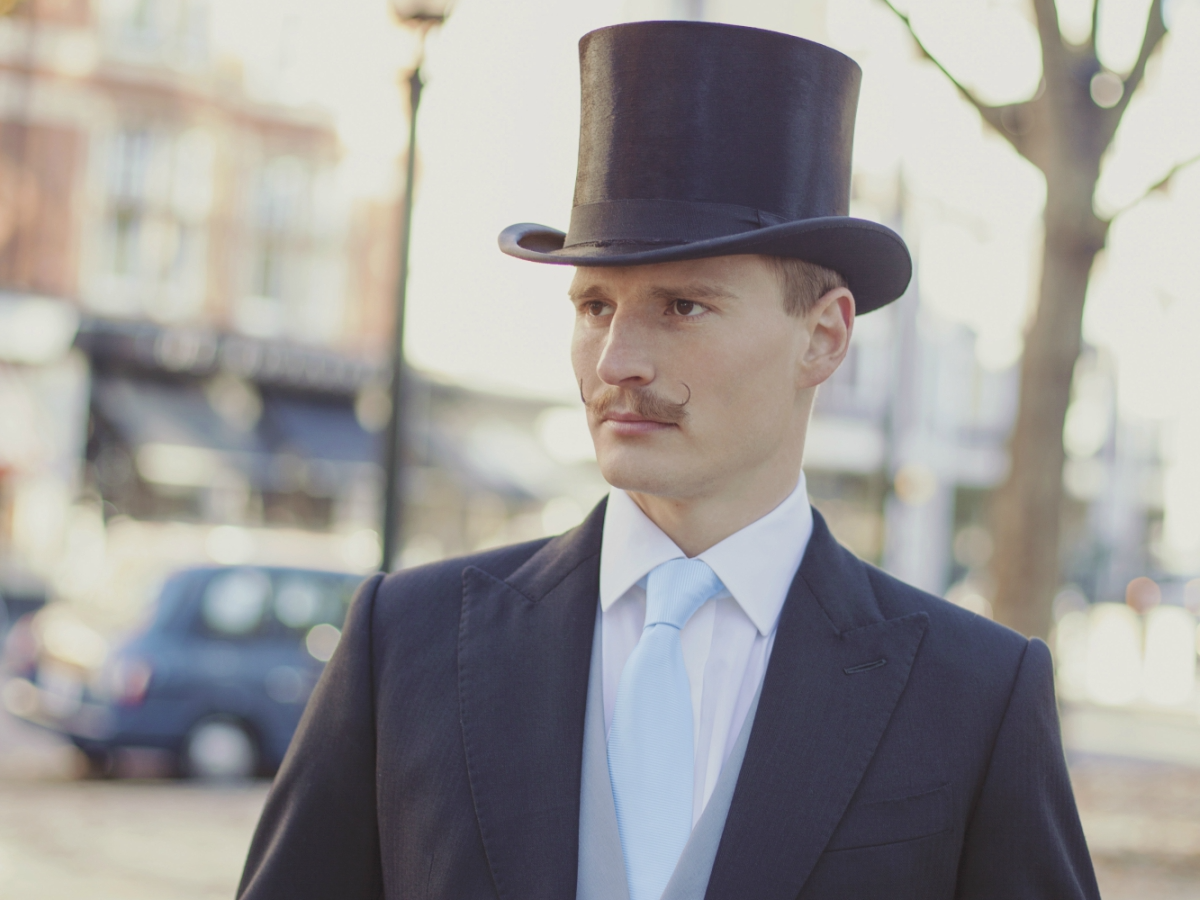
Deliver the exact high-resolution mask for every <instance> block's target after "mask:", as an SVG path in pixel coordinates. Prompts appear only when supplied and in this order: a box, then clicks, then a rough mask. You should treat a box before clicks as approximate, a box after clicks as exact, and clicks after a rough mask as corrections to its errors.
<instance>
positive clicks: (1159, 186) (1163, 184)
mask: <svg viewBox="0 0 1200 900" xmlns="http://www.w3.org/2000/svg"><path fill="white" fill-rule="evenodd" d="M1198 162H1200V153H1197V154H1196V155H1195V156H1192V157H1189V158H1188V159H1185V160H1183V161H1181V162H1177V163H1175V165H1173V166H1171V168H1170V170H1168V172H1167V174H1166V175H1164V176H1163V177H1162V178H1160V179H1158V181H1156V182H1154V184H1152V185H1150V187H1148V188H1146V190H1145V192H1144V193H1143V194H1142V195H1141V196H1140V197H1138V198H1137V199H1136V200H1134V201H1133V202H1132V203H1126V204H1125V205H1124V206H1122V207H1121V208H1120V209H1118V210H1117V211H1116V212H1115V213H1113V214H1112V215H1111V216H1109V217H1108V221H1109V222H1112V221H1113V220H1114V219H1116V218H1117V217H1118V216H1123V215H1124V214H1125V213H1127V212H1129V211H1130V210H1131V209H1133V208H1134V207H1135V206H1138V205H1140V204H1141V203H1142V202H1144V201H1145V200H1146V198H1148V197H1149V196H1150V195H1151V194H1155V193H1158V192H1159V191H1165V190H1166V189H1167V188H1169V187H1170V186H1171V180H1172V179H1173V178H1174V177H1175V176H1176V175H1178V174H1179V173H1180V172H1181V171H1183V170H1184V169H1186V168H1187V167H1188V166H1191V165H1195V164H1196V163H1198Z"/></svg>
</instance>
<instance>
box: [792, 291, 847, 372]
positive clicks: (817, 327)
mask: <svg viewBox="0 0 1200 900" xmlns="http://www.w3.org/2000/svg"><path fill="white" fill-rule="evenodd" d="M804 325H805V330H806V331H807V332H808V346H807V347H806V348H805V350H804V355H803V356H802V357H801V359H800V371H799V373H798V374H799V376H800V386H801V387H802V388H810V387H816V386H817V385H818V384H821V383H822V382H823V381H825V380H826V379H828V378H829V376H830V375H832V374H833V373H834V372H835V371H837V367H838V366H840V365H841V364H842V360H843V359H845V358H846V353H847V352H848V351H849V350H850V336H851V335H852V334H853V333H854V295H853V294H852V293H850V291H849V289H848V288H844V287H839V288H834V289H833V290H832V291H828V292H827V293H825V294H823V295H822V296H821V297H820V299H818V300H817V302H816V303H814V304H813V306H812V308H811V309H809V310H808V312H806V313H805V314H804Z"/></svg>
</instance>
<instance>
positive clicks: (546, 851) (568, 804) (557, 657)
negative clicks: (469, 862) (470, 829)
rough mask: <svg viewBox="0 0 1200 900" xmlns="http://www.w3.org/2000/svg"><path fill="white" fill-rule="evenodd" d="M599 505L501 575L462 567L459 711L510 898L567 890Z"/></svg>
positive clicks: (502, 885)
mask: <svg viewBox="0 0 1200 900" xmlns="http://www.w3.org/2000/svg"><path fill="white" fill-rule="evenodd" d="M602 521H603V506H601V507H598V508H597V510H596V511H595V512H593V514H592V515H591V516H590V517H589V518H588V520H587V521H586V522H584V524H583V525H581V526H580V527H579V528H578V529H576V530H575V531H573V532H570V533H568V534H567V535H565V536H563V537H561V538H556V539H555V540H553V541H551V542H550V543H548V544H547V545H546V546H545V547H543V548H542V549H541V550H539V551H538V552H537V553H536V554H534V556H533V557H531V558H530V559H529V560H528V561H527V562H526V563H525V564H524V565H523V566H522V567H521V568H520V569H518V570H517V571H516V572H515V573H513V574H512V575H511V576H509V577H508V579H507V580H503V581H502V580H500V579H498V578H496V577H494V576H492V575H490V574H488V573H487V572H484V571H482V570H481V569H477V568H473V567H471V568H468V569H466V570H465V571H464V572H463V604H462V618H461V620H460V623H459V642H458V678H459V681H458V685H459V714H460V718H461V723H462V733H463V745H464V749H465V752H466V758H467V769H468V775H469V777H470V781H471V791H472V795H473V797H474V801H475V812H476V815H477V817H478V820H479V830H480V835H481V837H482V839H483V844H484V848H485V850H486V852H487V858H488V864H489V865H490V866H491V870H492V877H493V878H494V880H495V883H496V889H497V892H498V894H499V895H500V897H501V898H505V900H527V898H528V900H532V898H546V900H551V898H553V900H560V898H563V897H571V896H574V893H575V879H576V869H577V862H578V850H579V848H578V837H579V791H580V777H581V766H582V752H583V723H584V710H585V708H586V705H587V679H588V666H589V662H590V657H591V646H592V632H593V630H594V625H595V621H596V603H597V598H598V590H599V587H598V585H599V551H600V531H601V524H602Z"/></svg>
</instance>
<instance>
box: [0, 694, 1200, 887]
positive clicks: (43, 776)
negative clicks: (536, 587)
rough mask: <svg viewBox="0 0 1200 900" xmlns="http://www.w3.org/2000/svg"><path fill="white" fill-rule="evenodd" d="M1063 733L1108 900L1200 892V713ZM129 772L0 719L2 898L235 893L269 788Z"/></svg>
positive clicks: (1081, 724)
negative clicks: (109, 768)
mask: <svg viewBox="0 0 1200 900" xmlns="http://www.w3.org/2000/svg"><path fill="white" fill-rule="evenodd" d="M1063 732H1064V736H1065V738H1066V743H1067V749H1068V761H1069V763H1070V767H1071V778H1072V782H1073V784H1074V786H1075V793H1076V798H1077V800H1078V803H1079V810H1080V817H1081V819H1082V821H1083V826H1084V831H1085V833H1086V834H1087V838H1088V844H1089V847H1090V848H1091V851H1092V857H1093V860H1094V862H1095V865H1096V873H1097V878H1098V879H1099V881H1100V887H1101V895H1102V896H1103V897H1104V898H1105V900H1184V898H1186V900H1196V898H1200V718H1198V717H1196V716H1191V715H1178V714H1166V713H1162V712H1157V713H1156V712H1155V711H1153V710H1106V709H1098V708H1093V707H1074V708H1067V709H1065V710H1064V713H1063ZM121 769H122V772H121V774H122V775H123V777H121V778H118V779H113V780H105V781H94V780H86V779H84V778H82V777H81V775H82V773H83V767H82V764H81V761H80V759H79V758H78V755H77V754H76V753H75V751H74V750H73V749H72V748H71V747H70V746H68V745H66V744H64V743H63V742H62V741H60V740H59V739H57V738H56V737H55V736H54V735H51V734H48V733H46V732H43V731H41V730H39V729H36V728H34V727H32V726H29V725H26V724H24V723H22V722H19V721H16V720H14V719H12V718H11V717H9V716H7V714H5V713H0V897H4V898H9V897H12V898H18V900H68V898H70V900H75V898H79V897H87V898H88V900H216V898H221V900H229V898H231V897H233V895H234V891H235V890H236V886H237V881H238V877H239V875H240V872H241V866H242V861H243V859H244V858H245V854H246V848H247V846H248V845H249V842H250V836H251V834H252V833H253V830H254V825H255V822H256V821H257V818H258V814H259V811H260V809H261V808H262V804H263V801H264V799H265V797H266V792H267V783H266V782H263V781H256V782H248V783H244V784H236V785H223V786H211V785H201V784H196V783H192V782H182V781H175V780H172V779H170V778H164V777H155V776H161V774H162V772H163V766H162V761H161V760H159V759H156V758H154V757H153V756H146V755H142V756H137V755H130V756H127V757H125V758H123V759H122V761H121Z"/></svg>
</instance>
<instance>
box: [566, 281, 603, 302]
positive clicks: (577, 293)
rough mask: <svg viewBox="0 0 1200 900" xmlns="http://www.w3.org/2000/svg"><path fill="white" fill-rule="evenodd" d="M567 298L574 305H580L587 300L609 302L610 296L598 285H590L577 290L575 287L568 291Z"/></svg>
mask: <svg viewBox="0 0 1200 900" xmlns="http://www.w3.org/2000/svg"><path fill="white" fill-rule="evenodd" d="M567 296H568V297H570V298H571V302H572V303H580V302H583V301H587V300H607V299H608V294H607V293H606V292H605V290H604V288H602V287H600V285H598V284H589V285H588V286H587V287H585V288H580V289H578V290H577V289H575V288H574V287H571V288H568V289H567Z"/></svg>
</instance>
